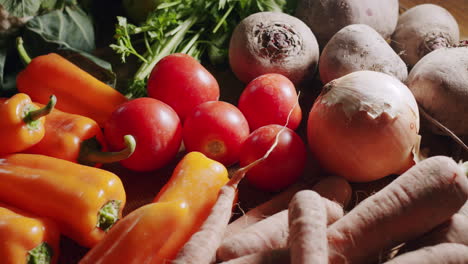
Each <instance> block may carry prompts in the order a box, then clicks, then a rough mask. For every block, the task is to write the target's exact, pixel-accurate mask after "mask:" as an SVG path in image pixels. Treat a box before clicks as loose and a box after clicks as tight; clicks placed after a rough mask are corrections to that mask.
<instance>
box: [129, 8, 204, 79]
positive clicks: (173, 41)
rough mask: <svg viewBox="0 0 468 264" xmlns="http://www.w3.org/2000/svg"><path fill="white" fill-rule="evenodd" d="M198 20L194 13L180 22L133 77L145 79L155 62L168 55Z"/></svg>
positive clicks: (154, 46)
mask: <svg viewBox="0 0 468 264" xmlns="http://www.w3.org/2000/svg"><path fill="white" fill-rule="evenodd" d="M197 20H198V17H197V16H195V15H192V16H190V17H189V18H188V19H187V20H186V21H184V23H182V24H181V28H180V30H179V31H178V32H177V33H176V34H175V35H174V36H172V37H171V38H170V40H169V41H168V42H167V43H166V45H165V46H164V47H163V48H162V49H161V51H160V52H159V53H157V55H156V56H154V57H152V58H150V59H149V60H148V63H143V64H142V65H141V66H140V68H139V69H138V71H137V72H136V73H135V79H136V80H145V79H146V78H147V77H148V76H149V74H150V73H151V70H152V69H153V67H154V66H155V65H156V63H158V62H159V60H161V59H162V58H164V57H165V56H167V55H169V54H170V53H171V51H172V50H174V48H175V47H177V45H178V44H179V43H180V42H181V41H182V40H183V39H184V36H185V34H187V32H188V31H189V29H190V28H191V27H192V25H193V24H195V23H196V22H197ZM158 44H159V43H156V44H155V45H153V48H154V49H156V47H157V45H158Z"/></svg>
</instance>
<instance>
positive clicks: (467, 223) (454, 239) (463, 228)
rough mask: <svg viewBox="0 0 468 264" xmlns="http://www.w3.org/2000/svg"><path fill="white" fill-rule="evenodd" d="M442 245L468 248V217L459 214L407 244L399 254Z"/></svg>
mask: <svg viewBox="0 0 468 264" xmlns="http://www.w3.org/2000/svg"><path fill="white" fill-rule="evenodd" d="M441 243H458V244H463V245H466V246H468V217H467V216H465V215H462V214H459V213H457V214H455V215H453V216H452V218H450V220H448V221H446V222H444V223H443V224H441V225H439V226H437V227H436V228H435V229H433V230H431V231H430V232H428V233H427V234H424V235H423V236H421V237H418V238H417V239H415V240H412V241H410V242H407V243H405V245H404V246H403V247H402V248H401V249H400V250H399V251H398V252H399V253H400V252H409V251H413V250H416V249H419V248H422V247H427V246H433V245H437V244H441Z"/></svg>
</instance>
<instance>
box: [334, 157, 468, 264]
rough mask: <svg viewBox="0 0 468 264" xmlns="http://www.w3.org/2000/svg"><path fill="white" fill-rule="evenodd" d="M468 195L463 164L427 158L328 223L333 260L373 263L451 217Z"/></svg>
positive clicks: (442, 158)
mask: <svg viewBox="0 0 468 264" xmlns="http://www.w3.org/2000/svg"><path fill="white" fill-rule="evenodd" d="M467 198H468V179H467V172H466V171H465V170H463V169H462V166H460V165H459V164H457V163H456V162H455V161H454V160H452V159H451V158H448V157H445V156H436V157H431V158H428V159H426V160H423V161H421V162H420V163H418V164H416V165H415V166H413V167H412V168H411V169H409V170H408V171H407V172H405V173H404V174H403V175H401V176H400V177H398V178H397V179H396V180H394V181H393V182H392V183H390V184H389V185H387V186H386V187H385V188H383V189H382V190H381V191H379V192H378V193H376V194H374V195H372V196H370V197H369V198H368V199H366V200H364V201H363V202H361V203H360V204H358V205H357V206H356V207H355V208H354V209H352V210H351V211H350V212H349V213H348V214H346V215H345V216H344V217H342V218H340V219H339V220H338V221H336V222H335V223H334V224H332V225H331V226H329V228H328V231H327V232H328V241H329V247H330V248H329V252H330V257H329V261H330V263H334V264H335V263H336V264H340V263H372V261H373V260H376V258H377V257H378V256H379V254H380V253H381V252H382V251H383V250H389V249H391V248H393V247H395V246H397V245H399V244H401V243H403V242H405V241H409V240H412V239H415V238H417V237H419V236H421V235H422V234H424V233H426V232H428V231H429V230H431V229H433V228H434V227H436V226H437V225H439V224H441V223H443V222H445V221H447V220H448V219H449V218H450V217H451V216H452V215H453V214H455V213H456V212H457V211H458V210H459V209H460V208H461V207H462V206H463V204H464V203H465V202H466V200H467ZM364 249H365V250H364Z"/></svg>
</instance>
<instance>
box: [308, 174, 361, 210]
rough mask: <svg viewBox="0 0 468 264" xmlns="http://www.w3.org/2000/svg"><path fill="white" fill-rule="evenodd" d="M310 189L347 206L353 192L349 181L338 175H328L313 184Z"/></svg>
mask: <svg viewBox="0 0 468 264" xmlns="http://www.w3.org/2000/svg"><path fill="white" fill-rule="evenodd" d="M312 190H313V191H315V192H317V193H318V194H320V196H322V197H325V198H327V199H329V200H332V201H334V202H337V203H338V204H340V205H341V206H342V207H346V206H348V203H349V201H350V200H351V195H352V192H353V191H352V188H351V185H350V184H349V182H348V181H347V180H346V179H345V178H343V177H340V176H328V177H326V178H324V179H322V180H321V181H319V182H318V183H317V184H315V185H314V187H312Z"/></svg>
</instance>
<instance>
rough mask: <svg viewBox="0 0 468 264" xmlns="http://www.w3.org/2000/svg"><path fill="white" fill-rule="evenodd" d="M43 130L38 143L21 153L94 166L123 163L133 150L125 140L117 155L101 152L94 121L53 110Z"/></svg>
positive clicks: (128, 138)
mask: <svg viewBox="0 0 468 264" xmlns="http://www.w3.org/2000/svg"><path fill="white" fill-rule="evenodd" d="M39 105H40V104H39ZM44 128H45V135H44V137H43V138H42V140H41V141H39V143H37V144H35V145H34V146H32V147H30V148H28V149H26V150H25V151H24V152H25V153H32V154H42V155H46V156H50V157H55V158H59V159H64V160H68V161H72V162H77V163H80V164H84V165H90V166H94V165H96V164H99V163H110V162H117V161H120V160H123V159H126V158H128V157H129V156H130V155H132V153H133V152H134V150H135V144H136V143H135V139H134V138H133V137H132V136H126V139H125V143H126V148H125V149H123V150H121V151H119V152H103V151H105V150H106V149H107V147H106V144H105V141H104V136H103V134H102V131H101V128H100V127H99V125H98V124H97V123H96V121H94V120H93V119H91V118H88V117H85V116H80V115H76V114H69V113H66V112H62V111H60V110H58V109H54V110H53V111H52V112H51V113H50V114H49V115H48V116H47V120H46V121H45V124H44Z"/></svg>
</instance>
